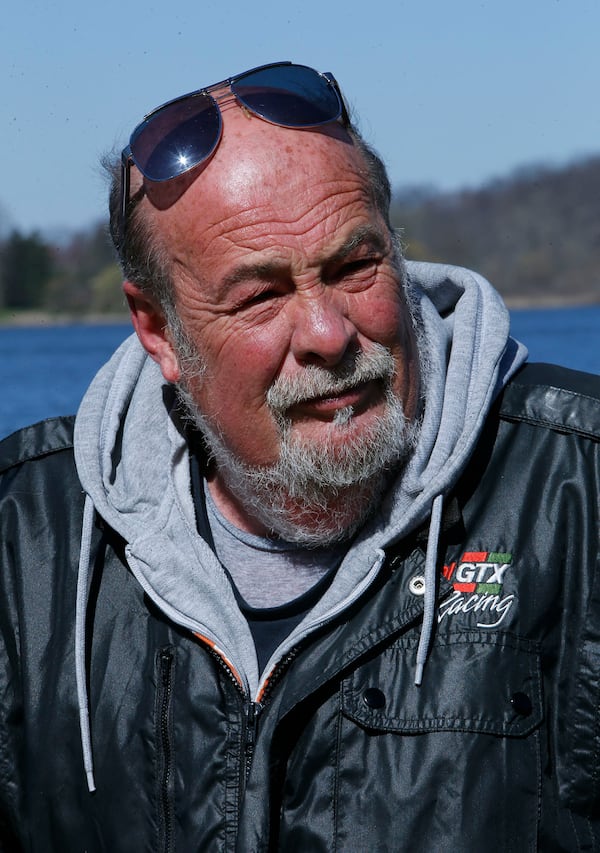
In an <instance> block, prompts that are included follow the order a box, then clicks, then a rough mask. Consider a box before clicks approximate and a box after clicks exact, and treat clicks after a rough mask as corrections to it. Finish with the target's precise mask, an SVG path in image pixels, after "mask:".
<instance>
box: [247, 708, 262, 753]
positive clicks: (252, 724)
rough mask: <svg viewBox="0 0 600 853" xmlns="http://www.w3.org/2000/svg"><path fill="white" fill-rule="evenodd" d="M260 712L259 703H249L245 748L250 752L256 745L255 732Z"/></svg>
mask: <svg viewBox="0 0 600 853" xmlns="http://www.w3.org/2000/svg"><path fill="white" fill-rule="evenodd" d="M261 711H262V705H261V704H260V702H250V703H249V705H248V712H247V714H246V747H247V748H248V749H249V750H250V751H252V749H253V748H254V744H255V743H256V730H257V728H258V716H259V714H260V712H261Z"/></svg>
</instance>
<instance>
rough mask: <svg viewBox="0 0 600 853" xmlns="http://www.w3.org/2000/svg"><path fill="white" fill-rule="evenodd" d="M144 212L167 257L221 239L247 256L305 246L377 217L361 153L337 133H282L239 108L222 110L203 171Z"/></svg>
mask: <svg viewBox="0 0 600 853" xmlns="http://www.w3.org/2000/svg"><path fill="white" fill-rule="evenodd" d="M152 215H153V218H154V220H155V226H156V228H157V233H158V235H159V237H160V238H162V241H163V245H164V247H165V249H166V250H167V252H168V253H169V255H170V256H171V257H172V258H173V259H174V260H175V259H177V257H179V256H181V255H182V254H184V253H189V252H194V253H197V252H199V251H201V252H207V251H208V252H210V250H211V248H212V249H215V245H214V244H215V241H216V242H221V243H224V245H221V246H220V248H219V251H222V250H223V249H224V248H226V246H227V243H228V241H229V242H235V243H236V244H238V245H244V246H245V247H246V248H247V249H248V250H254V251H256V250H257V249H259V248H266V247H267V246H269V245H271V246H277V245H279V244H281V242H282V241H284V242H285V241H292V242H293V241H294V239H295V240H296V241H297V242H298V244H299V245H303V246H306V245H307V244H308V243H310V241H311V240H316V239H317V238H318V239H324V238H325V235H328V238H329V239H332V238H333V237H334V235H335V234H336V233H337V231H338V230H339V229H340V228H342V229H350V230H351V229H352V228H354V227H358V226H360V225H361V224H364V220H365V219H369V218H371V219H374V218H377V217H376V211H375V210H374V205H373V201H372V194H371V191H370V186H369V181H368V177H367V170H366V166H365V162H364V159H363V156H362V154H361V153H360V151H359V150H357V148H356V146H355V145H354V144H353V142H352V141H351V140H350V138H349V137H348V136H347V135H346V134H345V132H344V131H342V130H341V128H339V127H338V126H334V127H333V134H329V133H326V132H315V131H300V130H290V129H285V128H280V127H276V126H273V125H270V124H268V123H266V122H264V121H261V120H260V119H257V118H255V117H252V118H248V117H247V116H246V115H245V114H244V113H243V112H242V111H241V110H240V109H239V108H234V109H233V110H230V111H226V114H225V119H224V132H223V139H222V142H221V145H220V146H219V149H218V150H217V153H216V154H215V156H214V157H213V159H212V160H211V161H210V162H209V163H208V164H207V166H206V167H205V169H204V170H203V172H202V173H201V174H200V175H199V176H198V177H197V179H196V180H195V181H194V182H193V183H192V184H191V186H190V187H189V188H188V189H187V190H186V192H185V193H184V194H183V195H182V196H181V198H180V199H178V201H177V202H176V204H174V205H172V206H171V207H170V208H168V209H166V210H164V211H160V210H158V211H153V214H152ZM360 219H362V220H363V222H362V223H361V222H359V221H358V220H360ZM340 239H344V238H343V236H341V237H340Z"/></svg>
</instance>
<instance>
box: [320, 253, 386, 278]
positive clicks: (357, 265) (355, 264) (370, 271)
mask: <svg viewBox="0 0 600 853" xmlns="http://www.w3.org/2000/svg"><path fill="white" fill-rule="evenodd" d="M379 260H380V259H379V257H375V256H371V255H369V256H368V257H364V258H356V259H354V260H352V261H347V262H345V263H343V264H342V265H341V266H339V267H338V268H337V269H336V270H335V271H334V273H333V275H332V277H331V278H332V280H333V282H340V283H341V284H344V283H347V284H350V285H351V284H358V285H361V284H367V283H370V281H371V280H372V278H373V277H374V276H375V273H376V272H377V267H378V265H379Z"/></svg>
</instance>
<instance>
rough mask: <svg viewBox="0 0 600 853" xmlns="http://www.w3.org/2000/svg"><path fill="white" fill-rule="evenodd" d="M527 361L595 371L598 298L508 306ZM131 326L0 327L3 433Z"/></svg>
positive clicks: (77, 377) (62, 402)
mask: <svg viewBox="0 0 600 853" xmlns="http://www.w3.org/2000/svg"><path fill="white" fill-rule="evenodd" d="M512 328H513V334H514V336H515V337H517V338H519V339H520V340H521V341H523V342H524V343H525V344H527V346H528V347H529V351H530V360H531V361H549V362H553V363H555V364H563V365H565V366H566V367H573V368H575V369H577V370H587V371H589V372H591V373H598V374H600V305H595V306H585V307H578V308H556V309H543V310H541V309H535V310H523V311H514V312H512ZM129 333H130V327H129V326H128V325H127V324H123V325H110V326H109V325H107V326H104V325H100V326H77V325H73V326H42V327H36V328H2V329H0V390H1V402H0V437H2V436H4V435H8V434H9V433H11V432H13V431H14V430H15V429H18V427H20V426H25V425H26V424H29V423H34V422H35V421H38V420H41V419H42V418H47V417H50V416H52V415H59V414H68V413H72V412H75V411H76V410H77V407H78V405H79V401H80V400H81V397H82V396H83V393H84V392H85V389H86V388H87V386H88V384H89V382H90V380H91V378H92V377H93V376H94V374H95V373H96V371H97V370H98V368H99V367H100V366H101V365H102V364H103V363H104V362H105V361H106V360H107V358H108V357H109V356H110V354H111V353H112V352H113V351H114V350H115V349H116V347H117V346H118V345H119V344H120V343H121V341H123V340H124V339H125V337H126V336H127V335H128V334H129Z"/></svg>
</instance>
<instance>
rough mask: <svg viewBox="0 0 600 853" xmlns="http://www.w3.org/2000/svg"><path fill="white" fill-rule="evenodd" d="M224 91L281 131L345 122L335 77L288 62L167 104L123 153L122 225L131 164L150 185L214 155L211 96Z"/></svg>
mask: <svg viewBox="0 0 600 853" xmlns="http://www.w3.org/2000/svg"><path fill="white" fill-rule="evenodd" d="M224 87H227V88H228V89H229V90H230V92H231V93H232V94H233V96H234V97H235V99H236V101H237V102H238V103H239V104H240V105H241V106H242V107H244V108H245V109H246V110H248V112H250V113H252V115H255V116H258V117H259V118H261V119H263V120H264V121H267V122H270V123H271V124H276V125H280V126H281V127H290V128H314V127H320V126H321V125H325V124H329V123H330V122H334V121H338V120H341V121H342V122H343V124H344V125H346V124H348V123H349V119H348V113H347V110H346V106H345V104H344V100H343V97H342V94H341V92H340V89H339V86H338V84H337V82H336V80H335V79H334V77H333V76H332V75H331V74H329V73H326V74H322V73H321V72H319V71H315V70H314V69H313V68H309V67H308V66H306V65H296V64H294V63H292V62H275V63H271V64H270V65H261V66H260V67H259V68H253V69H251V70H250V71H244V72H243V73H242V74H236V75H235V77H230V78H229V79H227V80H222V81H221V82H220V83H215V84H214V85H212V86H208V88H206V89H198V91H196V92H190V93H189V94H187V95H183V96H181V97H179V98H175V99H174V100H172V101H168V102H167V103H166V104H163V105H162V106H160V107H158V108H157V109H155V110H153V111H152V112H151V113H149V114H148V115H147V116H146V117H145V118H144V119H143V121H142V122H140V124H138V126H137V127H136V129H135V130H134V131H133V133H132V134H131V137H130V139H129V145H127V147H126V148H124V149H123V153H122V155H121V163H122V170H123V180H122V192H123V198H122V205H121V217H122V223H124V220H125V213H126V208H127V203H128V200H129V174H130V168H131V164H132V163H133V164H134V165H135V166H136V167H137V168H138V169H139V171H140V172H141V173H142V175H143V176H144V178H146V179H147V180H148V181H152V182H156V183H161V182H163V181H170V180H173V178H178V177H180V176H181V175H183V174H185V173H186V172H189V171H190V170H191V169H194V168H196V167H197V166H199V165H200V164H201V163H204V162H206V161H207V160H208V159H210V157H211V156H212V155H213V154H214V152H215V151H216V149H217V147H218V145H219V142H220V139H221V134H222V131H223V119H222V116H221V110H220V108H219V105H218V102H217V100H216V98H215V97H214V96H213V95H212V94H211V92H214V91H215V90H218V89H222V88H224Z"/></svg>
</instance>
